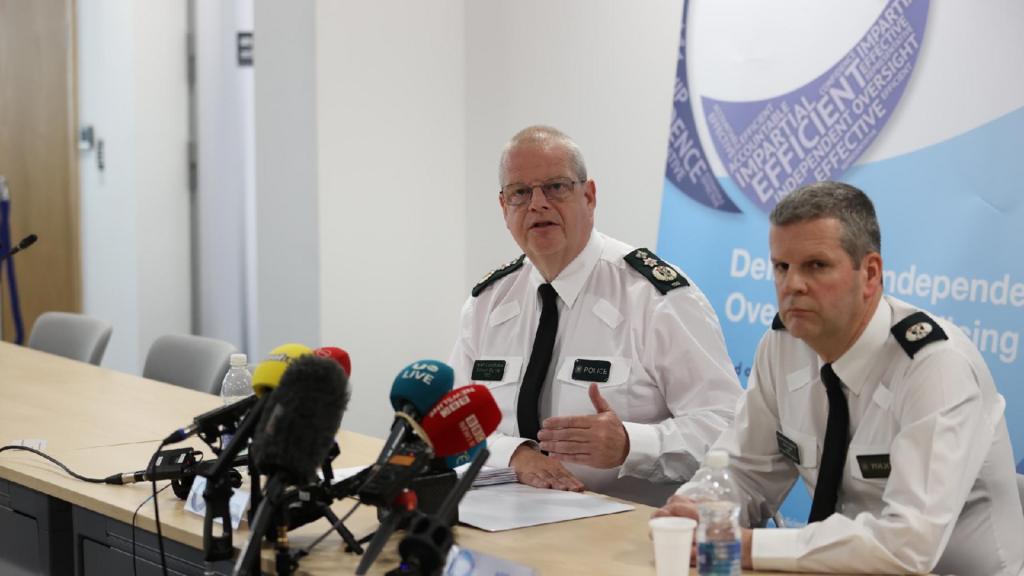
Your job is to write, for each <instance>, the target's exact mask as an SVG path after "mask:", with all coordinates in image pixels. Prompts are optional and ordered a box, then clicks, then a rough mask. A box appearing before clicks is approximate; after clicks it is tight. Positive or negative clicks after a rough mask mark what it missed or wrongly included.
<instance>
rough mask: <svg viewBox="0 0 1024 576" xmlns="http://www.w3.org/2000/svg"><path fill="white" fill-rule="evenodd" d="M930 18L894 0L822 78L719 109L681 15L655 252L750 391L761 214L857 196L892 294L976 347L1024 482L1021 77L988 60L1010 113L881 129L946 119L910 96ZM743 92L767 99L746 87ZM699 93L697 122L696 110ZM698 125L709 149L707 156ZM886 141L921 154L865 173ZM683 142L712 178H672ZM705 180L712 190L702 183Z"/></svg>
mask: <svg viewBox="0 0 1024 576" xmlns="http://www.w3.org/2000/svg"><path fill="white" fill-rule="evenodd" d="M687 4H689V2H687ZM940 8H942V6H941V5H936V6H934V7H932V9H933V10H937V9H940ZM928 12H929V5H928V2H927V0H890V1H889V2H887V3H886V4H885V5H884V6H883V7H882V9H881V13H880V14H879V15H878V16H877V18H876V19H875V20H874V22H873V23H872V24H871V25H870V26H869V27H868V28H867V31H866V32H864V33H863V34H861V35H860V39H859V41H857V42H855V43H853V44H852V45H850V46H849V48H848V50H847V51H846V53H845V54H844V55H842V56H841V57H840V58H838V59H837V60H836V62H835V64H834V65H833V66H830V67H829V68H828V69H827V70H825V71H824V72H821V73H817V74H811V75H809V76H808V79H807V80H806V81H805V82H804V83H802V84H799V85H795V86H793V87H792V88H791V89H788V90H786V91H785V92H783V93H779V94H780V95H778V96H776V97H772V98H767V99H765V98H751V100H750V101H737V100H736V98H735V94H732V95H731V96H732V98H731V99H724V98H716V97H715V95H714V94H704V95H698V94H695V93H694V91H693V90H692V89H691V85H690V83H689V78H688V70H687V63H688V62H690V63H691V64H692V62H693V61H692V58H691V59H689V60H688V56H687V54H686V52H687V44H686V38H685V36H686V33H687V28H688V26H690V27H692V26H694V23H693V22H687V19H688V15H689V14H690V13H691V11H690V10H688V9H684V11H683V27H682V37H681V38H680V49H679V51H680V54H679V68H678V70H677V75H676V87H675V98H674V100H675V102H674V108H676V109H675V110H674V111H673V119H672V122H673V126H672V130H671V134H672V135H671V136H670V144H669V154H668V158H669V159H668V163H667V172H666V174H667V177H666V179H665V187H664V192H663V196H662V208H661V222H660V226H659V237H658V254H659V255H660V256H662V257H664V258H666V259H668V260H671V261H673V262H675V263H677V264H679V265H680V266H682V267H683V268H684V269H685V270H686V271H687V273H688V274H690V275H691V276H692V277H693V278H694V279H695V281H696V282H697V283H698V284H699V285H700V286H701V288H702V289H703V290H704V292H705V293H706V294H707V295H708V298H709V299H710V300H711V302H712V304H713V305H714V307H715V310H716V311H717V313H718V315H719V318H720V320H721V322H722V328H723V330H724V332H725V337H726V342H727V344H728V347H729V353H730V354H731V356H732V359H733V361H734V363H735V367H736V371H737V374H738V375H739V377H740V381H741V382H742V383H744V385H746V380H747V377H748V376H749V374H750V369H751V364H752V361H753V356H754V352H755V349H756V346H757V343H758V342H759V341H760V339H761V336H762V335H763V334H764V332H765V330H766V329H768V327H769V326H770V324H771V320H772V318H773V317H774V316H775V313H776V311H777V308H776V301H775V292H774V284H773V280H772V267H771V264H770V261H769V253H768V221H767V212H769V211H770V210H771V208H772V207H774V205H775V203H777V202H778V200H779V199H781V198H782V197H783V196H784V195H785V194H786V193H788V192H789V191H791V190H793V189H795V188H797V187H799V186H801V185H803V184H806V183H810V182H814V181H818V180H827V179H832V180H842V181H845V182H849V183H850V184H853V185H854V186H857V187H859V188H861V189H862V190H864V191H865V192H867V193H868V195H869V196H871V198H872V200H873V201H874V203H875V206H876V209H877V211H878V216H879V220H880V223H881V227H882V256H883V260H884V263H885V273H884V286H885V290H886V292H887V293H889V294H892V295H894V296H896V297H898V298H900V299H903V300H905V301H908V302H911V303H914V304H917V305H919V306H922V307H924V308H926V309H928V310H930V311H932V312H934V313H936V314H938V315H941V316H944V317H946V318H947V319H949V320H951V321H952V322H954V323H955V324H957V325H958V326H960V327H961V329H963V330H964V332H965V333H966V334H967V335H968V337H969V338H971V340H972V341H973V342H974V343H975V344H976V345H977V346H978V348H979V350H981V352H982V354H983V356H984V357H985V360H986V362H987V363H988V366H989V368H990V369H991V371H992V374H993V376H994V377H995V380H996V383H997V386H998V387H999V390H1000V392H1001V393H1002V394H1003V396H1004V397H1005V398H1006V401H1007V409H1006V415H1007V422H1008V425H1009V429H1010V436H1011V441H1012V443H1013V445H1014V449H1015V455H1016V460H1017V461H1018V471H1024V386H1022V384H1024V380H1022V379H1021V378H1020V377H1019V376H1018V374H1019V373H1020V372H1021V370H1020V368H1021V360H1020V331H1021V329H1022V328H1024V258H1021V257H1020V256H1019V254H1017V251H1018V250H1020V249H1021V248H1024V228H1022V227H1021V226H1020V223H1021V222H1024V201H1022V199H1024V189H1022V188H1024V162H1021V159H1020V150H1022V149H1024V80H1021V79H1020V77H1021V76H1022V75H1021V74H1020V73H1019V67H1020V62H1019V61H1013V57H1012V55H1008V56H1007V61H1006V62H1005V63H1002V64H1003V65H1002V67H1001V66H1000V63H999V62H987V63H986V64H987V65H989V66H991V67H992V68H993V69H994V70H1003V72H1002V74H1005V75H1010V74H1015V75H1016V76H1014V78H1015V80H1014V82H1016V85H1015V86H1012V87H1011V88H1012V89H1014V90H1015V92H1014V93H1015V94H1016V95H1018V96H1019V102H1018V103H1017V104H1016V106H1015V107H1010V108H1009V111H1008V112H1005V113H1002V114H999V115H992V117H990V118H989V119H987V120H986V121H984V122H980V123H978V124H976V125H974V126H971V127H969V128H968V129H965V130H961V131H959V133H957V134H955V135H953V136H952V137H949V138H945V139H938V140H936V139H934V138H933V136H932V134H931V133H922V134H905V133H901V132H900V131H899V130H894V129H892V127H893V126H896V125H897V123H894V122H890V121H891V120H892V119H893V118H896V117H898V116H899V115H900V113H901V111H902V110H904V109H906V108H907V107H912V106H915V105H926V106H929V107H936V106H938V107H939V108H940V109H945V108H946V103H945V102H943V103H942V105H941V106H939V105H936V104H935V102H936V101H940V102H941V99H942V98H943V95H942V94H935V93H929V92H928V91H926V90H924V89H919V90H918V91H917V92H914V91H913V90H908V86H910V85H912V84H913V82H914V76H915V75H914V72H915V66H916V67H920V66H921V63H922V62H924V61H927V59H928V57H929V51H928V42H927V41H926V38H928V36H927V35H926V34H925V24H926V22H927V21H928ZM697 25H699V22H698V23H697ZM979 28H984V26H976V27H973V28H972V29H979ZM721 32H722V31H717V30H713V31H708V32H707V34H714V33H721ZM691 34H692V31H691ZM936 41H938V40H936ZM958 42H960V43H961V44H962V45H968V44H970V43H971V42H972V39H971V38H960V39H959V40H958ZM698 54H699V52H698ZM935 64H936V65H940V66H941V65H942V62H936V63H935ZM794 65H796V64H794ZM1010 70H1017V72H1012V73H1011V72H1010ZM722 73H723V74H726V73H728V71H725V72H722ZM997 73H999V72H997ZM788 76H790V75H787V77H788ZM751 92H752V93H753V94H758V93H760V92H761V90H760V88H759V87H758V86H751ZM680 94H685V99H683V100H681V99H680V97H679V95H680ZM697 98H699V99H700V100H699V101H700V103H701V108H702V112H703V113H702V114H701V113H700V111H694V110H693V109H692V107H693V106H694V105H695V101H696V100H697ZM926 101H927V102H926ZM915 103H917V104H915ZM985 103H986V98H985V94H978V101H977V102H971V103H961V104H960V105H963V106H968V105H970V106H985ZM680 106H689V107H691V110H690V111H686V110H680V109H679V108H680ZM948 109H949V114H951V115H955V114H956V113H957V110H956V109H955V108H954V107H953V106H948ZM687 114H689V116H687ZM686 118H690V119H691V120H690V121H689V123H688V121H687V120H686ZM693 118H701V119H702V120H703V123H702V124H697V123H696V122H695V121H693V120H692V119H693ZM691 124H692V125H691ZM678 125H682V126H683V128H678ZM702 130H703V133H704V134H705V135H706V136H705V138H706V140H705V141H706V142H708V143H709V144H711V145H712V146H711V147H707V146H702V144H701V142H700V138H699V134H700V133H701V131H702ZM677 134H682V135H685V136H684V137H680V136H677ZM880 137H884V138H889V139H890V141H895V140H899V141H901V142H914V143H915V144H916V145H915V146H912V147H911V146H906V148H909V150H907V151H905V152H903V153H899V154H891V155H889V156H888V157H883V158H879V159H875V160H872V161H860V162H858V159H860V158H862V157H863V156H864V155H865V154H866V153H868V152H870V151H871V148H872V143H873V142H875V141H876V140H877V139H879V138H880ZM680 141H686V142H688V143H687V145H686V149H687V150H688V151H690V150H692V151H696V152H692V153H690V154H691V156H690V164H689V166H693V165H695V163H696V162H697V161H699V162H702V163H704V164H705V165H706V166H708V167H709V169H708V175H705V174H704V173H703V172H701V171H699V170H698V171H694V172H695V173H696V175H697V177H696V178H679V177H673V175H678V174H680V173H682V174H685V173H687V171H686V170H682V171H680V170H679V166H680V165H681V161H680V158H681V156H680V154H679V151H680V150H681V149H682V148H681V147H680V144H679V142H680ZM696 154H699V155H700V157H699V159H696V158H697V156H696ZM711 176H713V177H714V178H713V179H714V180H715V182H716V184H717V186H710V185H709V184H708V183H707V180H710V179H711ZM716 190H717V191H718V192H716ZM808 509H809V498H808V496H807V493H806V491H805V490H803V489H802V488H798V489H797V490H794V491H793V493H792V494H791V497H790V499H789V500H788V501H787V503H786V504H785V505H784V506H783V514H784V516H785V517H786V518H787V519H790V520H795V522H794V523H795V524H799V523H800V522H802V521H803V519H804V518H806V512H807V510H808Z"/></svg>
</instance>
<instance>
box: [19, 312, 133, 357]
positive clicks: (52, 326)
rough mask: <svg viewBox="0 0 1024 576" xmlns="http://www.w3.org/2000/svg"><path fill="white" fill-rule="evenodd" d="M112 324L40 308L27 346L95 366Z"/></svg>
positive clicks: (103, 349) (108, 337) (105, 347)
mask: <svg viewBox="0 0 1024 576" xmlns="http://www.w3.org/2000/svg"><path fill="white" fill-rule="evenodd" d="M113 330H114V329H113V327H112V326H111V325H110V323H109V322H106V321H104V320H100V319H98V318H92V317H89V316H85V315H82V314H72V313H71V312H44V313H42V314H40V315H39V317H38V318H36V322H35V324H33V325H32V333H31V334H29V337H28V347H29V348H33V349H35V350H41V351H43V352H49V353H51V354H56V355H58V356H64V357H65V358H71V359H72V360H79V361H81V362H88V363H90V364H93V365H95V366H99V364H100V361H102V360H103V353H104V352H105V351H106V350H107V342H109V341H110V333H111V332H113Z"/></svg>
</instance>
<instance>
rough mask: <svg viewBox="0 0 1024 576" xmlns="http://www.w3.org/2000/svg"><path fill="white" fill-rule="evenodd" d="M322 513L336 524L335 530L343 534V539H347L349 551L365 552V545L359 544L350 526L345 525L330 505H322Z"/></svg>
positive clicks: (333, 524)
mask: <svg viewBox="0 0 1024 576" xmlns="http://www.w3.org/2000/svg"><path fill="white" fill-rule="evenodd" d="M320 513H321V514H323V515H324V518H327V521H328V522H330V523H331V525H332V526H334V531H335V532H337V533H338V536H341V539H342V540H344V541H345V548H346V550H347V551H349V552H354V553H356V554H362V553H363V547H362V546H360V545H359V542H358V541H357V540H356V537H355V536H354V535H352V532H350V531H349V529H348V528H346V527H345V524H344V523H342V522H341V521H340V520H338V516H337V515H336V514H335V513H334V512H333V511H331V509H330V508H329V507H328V506H326V505H324V506H322V507H321V510H320Z"/></svg>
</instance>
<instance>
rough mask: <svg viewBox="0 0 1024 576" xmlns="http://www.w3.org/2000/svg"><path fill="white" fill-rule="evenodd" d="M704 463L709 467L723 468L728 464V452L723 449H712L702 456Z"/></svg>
mask: <svg viewBox="0 0 1024 576" xmlns="http://www.w3.org/2000/svg"><path fill="white" fill-rule="evenodd" d="M704 465H705V466H707V467H709V468H725V467H726V466H728V465H729V453H728V452H726V451H725V450H712V451H710V452H708V455H707V456H706V457H705V458H704Z"/></svg>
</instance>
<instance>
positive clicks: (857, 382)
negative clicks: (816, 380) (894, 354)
mask: <svg viewBox="0 0 1024 576" xmlns="http://www.w3.org/2000/svg"><path fill="white" fill-rule="evenodd" d="M891 323H892V307H891V306H890V305H889V302H888V301H887V300H886V299H885V298H880V299H879V300H878V305H877V306H875V313H874V314H873V315H872V316H871V320H870V321H869V322H868V325H867V327H865V328H864V332H862V333H861V335H860V337H859V338H857V341H856V342H854V343H853V346H851V347H850V349H849V350H847V351H846V353H844V354H843V355H842V356H840V357H839V359H838V360H836V361H835V362H833V363H832V369H833V370H834V371H835V373H836V375H837V376H839V379H840V380H842V381H843V384H845V385H846V387H847V388H849V389H850V391H851V392H853V393H854V394H856V395H858V396H859V395H860V391H861V389H863V388H864V385H865V384H866V380H867V378H868V373H869V372H870V371H871V369H872V368H873V367H874V365H875V364H874V362H875V360H876V359H878V358H881V357H882V348H883V346H884V345H885V341H886V340H887V339H888V338H889V326H890V324H891Z"/></svg>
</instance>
